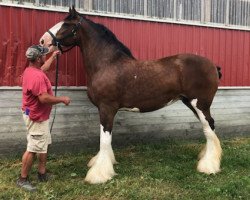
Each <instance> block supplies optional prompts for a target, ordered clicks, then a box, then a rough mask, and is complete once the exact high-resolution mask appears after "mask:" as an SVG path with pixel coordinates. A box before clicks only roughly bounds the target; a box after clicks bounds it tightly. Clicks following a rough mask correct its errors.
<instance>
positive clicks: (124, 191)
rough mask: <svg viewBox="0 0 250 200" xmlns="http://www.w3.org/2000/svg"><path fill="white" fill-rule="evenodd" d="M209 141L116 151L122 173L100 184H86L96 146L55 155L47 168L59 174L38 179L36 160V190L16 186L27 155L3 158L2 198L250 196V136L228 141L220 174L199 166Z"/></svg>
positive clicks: (106, 199) (33, 175) (117, 168)
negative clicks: (202, 150) (197, 166)
mask: <svg viewBox="0 0 250 200" xmlns="http://www.w3.org/2000/svg"><path fill="white" fill-rule="evenodd" d="M203 143H204V141H201V142H200V141H192V142H190V141H189V142H184V141H174V140H166V141H161V142H157V143H156V142H154V143H153V144H138V145H131V146H128V147H124V148H120V149H115V155H116V159H117V161H118V162H119V164H118V165H115V171H116V172H117V173H118V175H117V176H116V177H115V178H114V179H112V180H111V181H109V182H107V183H106V184H99V185H89V184H86V183H84V176H85V175H86V172H87V170H88V168H87V166H86V164H87V162H88V161H89V159H90V158H91V157H92V156H93V155H94V154H95V153H96V150H88V151H87V152H86V151H85V152H81V153H77V154H64V155H60V156H58V155H50V156H49V160H48V164H47V166H48V168H49V169H50V171H52V172H53V174H54V175H55V178H54V179H53V180H51V181H49V182H47V183H37V180H36V169H35V167H36V164H34V166H33V169H32V172H31V175H30V179H31V181H32V182H33V183H34V184H36V185H37V188H38V191H37V192H35V193H29V192H25V191H23V190H21V189H19V188H17V187H16V186H15V181H16V179H17V177H18V175H19V173H20V168H21V161H20V158H21V155H19V156H18V157H12V158H8V159H6V158H5V159H1V161H0V199H4V200H7V199H15V200H18V199H20V200H24V199H31V200H34V199H35V200H36V199H38V200H45V199H46V200H47V199H48V200H53V199H60V200H61V199H62V200H69V199H70V200H71V199H77V200H81V199H84V200H85V199H86V200H94V199H101V200H111V199H114V200H123V199H131V200H133V199H139V200H141V199H142V200H147V199H152V200H153V199H171V200H172V199H178V200H179V199H192V200H194V199H197V200H202V199H209V200H210V199H213V200H216V199H218V200H224V199H225V200H228V199H246V200H248V199H250V138H241V139H231V140H224V141H222V148H223V151H224V155H223V160H222V171H221V172H220V173H218V174H217V175H205V174H201V173H198V172H197V171H196V169H195V168H196V162H197V156H198V153H199V151H200V150H201V147H202V145H203Z"/></svg>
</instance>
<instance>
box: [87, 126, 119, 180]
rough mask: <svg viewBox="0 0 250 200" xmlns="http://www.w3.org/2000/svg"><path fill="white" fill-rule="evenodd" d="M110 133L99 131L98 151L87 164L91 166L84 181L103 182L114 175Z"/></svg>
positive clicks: (113, 157) (114, 161)
mask: <svg viewBox="0 0 250 200" xmlns="http://www.w3.org/2000/svg"><path fill="white" fill-rule="evenodd" d="M111 141H112V134H111V133H109V132H108V131H105V132H104V131H103V126H102V125H101V131H100V151H99V152H98V154H97V155H96V156H94V157H93V158H92V159H91V160H90V162H89V163H88V166H89V167H91V168H90V169H89V171H88V173H87V175H86V178H85V181H86V182H88V183H91V184H97V183H105V182H106V181H108V180H110V179H111V178H112V177H113V176H114V175H116V173H115V171H114V168H113V164H114V163H116V160H115V156H114V152H113V149H112V146H111Z"/></svg>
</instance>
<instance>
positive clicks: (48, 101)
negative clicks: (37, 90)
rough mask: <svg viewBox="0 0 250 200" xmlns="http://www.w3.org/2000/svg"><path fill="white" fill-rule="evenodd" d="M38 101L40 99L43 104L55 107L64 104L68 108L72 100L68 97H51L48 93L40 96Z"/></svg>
mask: <svg viewBox="0 0 250 200" xmlns="http://www.w3.org/2000/svg"><path fill="white" fill-rule="evenodd" d="M38 99H39V101H40V102H41V103H45V104H50V105H54V104H58V103H64V104H65V105H66V106H67V105H69V103H70V98H69V97H67V96H59V97H55V96H53V95H50V94H48V93H46V92H45V93H43V94H41V95H39V96H38Z"/></svg>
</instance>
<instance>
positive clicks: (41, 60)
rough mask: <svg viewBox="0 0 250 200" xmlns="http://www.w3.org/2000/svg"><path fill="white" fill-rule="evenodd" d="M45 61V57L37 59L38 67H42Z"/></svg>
mask: <svg viewBox="0 0 250 200" xmlns="http://www.w3.org/2000/svg"><path fill="white" fill-rule="evenodd" d="M45 61H46V55H42V56H41V57H39V58H38V62H39V63H40V66H42V65H43V64H44V63H45Z"/></svg>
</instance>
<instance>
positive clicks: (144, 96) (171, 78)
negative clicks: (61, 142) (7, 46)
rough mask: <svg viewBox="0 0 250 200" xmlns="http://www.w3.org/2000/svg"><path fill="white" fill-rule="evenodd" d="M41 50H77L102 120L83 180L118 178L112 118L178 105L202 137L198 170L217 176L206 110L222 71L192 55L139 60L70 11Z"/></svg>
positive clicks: (217, 156)
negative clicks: (96, 148)
mask: <svg viewBox="0 0 250 200" xmlns="http://www.w3.org/2000/svg"><path fill="white" fill-rule="evenodd" d="M39 43H40V45H42V46H45V47H48V48H49V49H50V52H52V51H54V50H55V49H60V50H61V51H62V52H65V51H68V50H70V49H71V48H73V47H75V46H78V47H79V48H80V50H81V53H82V57H83V60H84V66H85V67H86V74H87V94H88V97H89V99H90V101H91V102H92V103H93V104H94V105H95V106H96V107H97V108H98V111H99V116H100V150H99V152H98V153H97V154H96V155H95V156H94V157H93V158H92V159H91V160H90V161H89V163H88V167H89V168H90V169H89V170H88V172H87V175H86V177H85V181H86V182H88V183H91V184H98V183H105V182H107V181H108V180H110V179H112V178H113V176H114V175H116V173H115V171H114V167H113V165H114V164H116V163H117V161H116V159H115V156H114V152H113V149H112V145H111V142H112V127H113V121H114V117H115V115H116V113H117V112H118V111H119V110H121V109H125V110H127V111H134V112H150V111H155V110H157V109H160V108H163V107H164V106H167V105H169V104H171V103H173V102H175V101H177V100H181V101H182V102H183V103H184V104H185V105H186V106H187V107H188V108H189V109H191V110H192V111H193V113H194V115H195V116H196V117H197V118H198V120H199V121H200V122H201V124H202V127H203V132H204V135H205V138H206V145H205V148H204V149H203V150H202V151H201V153H200V155H199V161H198V164H197V170H198V171H199V172H202V173H205V174H215V173H217V172H219V171H220V161H221V155H222V149H221V145H220V141H219V139H218V137H217V136H216V134H215V126H214V119H213V118H212V117H211V114H210V106H211V104H212V101H213V98H214V96H215V94H216V91H217V89H218V85H219V80H220V78H221V75H222V74H221V72H220V67H218V66H216V65H215V64H213V63H212V62H211V61H210V60H209V59H207V58H205V57H202V56H199V55H193V54H177V55H173V56H169V57H164V58H161V59H158V60H151V61H141V60H137V59H136V58H135V57H134V56H133V55H132V53H131V51H130V50H129V48H128V47H126V46H125V45H124V44H123V43H122V42H120V41H119V40H118V39H117V37H116V36H115V35H114V33H112V32H111V31H110V30H109V29H108V28H107V27H105V26H104V25H102V24H98V23H95V22H93V21H91V20H90V19H88V18H86V16H85V15H83V14H80V13H78V12H77V11H76V10H75V8H74V7H70V8H69V14H68V15H67V16H66V18H65V19H64V20H63V21H61V22H59V23H57V24H56V25H54V26H53V27H52V28H50V29H49V30H48V31H47V32H45V33H44V34H43V36H42V37H41V38H40V41H39Z"/></svg>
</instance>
